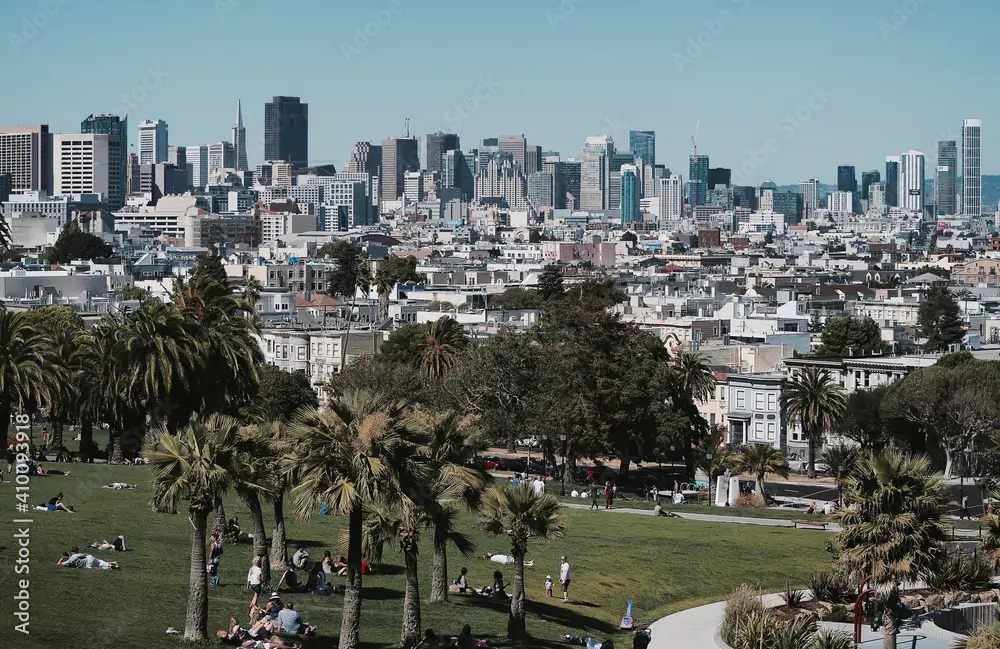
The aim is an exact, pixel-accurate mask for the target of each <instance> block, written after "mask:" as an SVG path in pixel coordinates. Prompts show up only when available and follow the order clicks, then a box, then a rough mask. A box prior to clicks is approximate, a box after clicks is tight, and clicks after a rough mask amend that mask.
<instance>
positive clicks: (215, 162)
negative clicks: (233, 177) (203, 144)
mask: <svg viewBox="0 0 1000 649" xmlns="http://www.w3.org/2000/svg"><path fill="white" fill-rule="evenodd" d="M235 166H236V151H235V150H233V145H232V144H231V143H229V142H216V143H215V144H211V145H209V147H208V182H209V184H213V185H214V184H215V183H217V182H219V178H220V177H221V175H222V170H223V169H233V168H235Z"/></svg>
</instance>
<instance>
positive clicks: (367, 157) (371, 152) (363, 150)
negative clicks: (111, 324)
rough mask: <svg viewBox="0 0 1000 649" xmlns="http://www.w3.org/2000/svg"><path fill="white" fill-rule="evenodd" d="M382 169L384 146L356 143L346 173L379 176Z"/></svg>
mask: <svg viewBox="0 0 1000 649" xmlns="http://www.w3.org/2000/svg"><path fill="white" fill-rule="evenodd" d="M381 169H382V145H380V144H372V143H371V142H355V143H354V148H353V149H352V150H351V159H350V161H349V162H348V163H347V166H346V168H345V169H344V171H346V172H348V173H358V174H371V175H372V176H373V177H375V176H378V175H379V173H381Z"/></svg>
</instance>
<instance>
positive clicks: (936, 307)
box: [918, 284, 965, 351]
mask: <svg viewBox="0 0 1000 649" xmlns="http://www.w3.org/2000/svg"><path fill="white" fill-rule="evenodd" d="M918 321H919V323H920V333H921V335H922V336H923V337H924V338H926V339H927V342H926V343H924V348H925V349H927V350H929V351H941V350H946V349H948V346H949V345H952V344H954V343H959V342H962V339H963V338H964V337H965V325H964V324H963V323H962V319H961V318H960V317H959V309H958V300H956V299H955V296H954V295H952V294H951V291H949V290H948V287H947V286H946V285H944V284H934V285H933V286H932V287H931V288H930V290H929V291H927V296H926V297H925V298H924V301H923V302H921V303H920V313H919V314H918Z"/></svg>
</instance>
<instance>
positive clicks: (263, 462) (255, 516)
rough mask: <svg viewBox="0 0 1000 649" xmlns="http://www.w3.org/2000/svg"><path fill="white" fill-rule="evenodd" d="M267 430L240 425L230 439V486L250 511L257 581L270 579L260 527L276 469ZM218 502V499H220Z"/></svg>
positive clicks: (264, 533)
mask: <svg viewBox="0 0 1000 649" xmlns="http://www.w3.org/2000/svg"><path fill="white" fill-rule="evenodd" d="M269 437H270V435H269V431H266V430H261V429H260V428H258V427H255V426H250V427H246V428H241V429H240V431H239V432H238V433H237V434H236V437H235V439H234V451H235V453H236V458H237V461H236V463H235V467H234V469H235V470H234V475H233V488H234V489H235V491H236V494H237V495H238V496H239V497H240V500H242V501H243V502H244V503H245V504H246V506H247V509H249V510H250V527H251V529H252V530H253V554H254V556H255V557H260V568H261V571H262V572H263V575H262V580H261V583H264V584H267V583H270V581H271V562H270V559H269V558H268V545H267V532H266V531H265V529H264V508H263V505H262V504H261V499H262V498H269V497H270V495H271V492H270V490H269V486H270V484H271V483H272V482H273V478H272V474H273V472H275V471H277V470H278V467H277V458H276V457H274V456H273V455H272V454H271V450H272V449H271V448H270V446H269ZM220 504H221V499H220Z"/></svg>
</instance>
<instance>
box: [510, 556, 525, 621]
mask: <svg viewBox="0 0 1000 649" xmlns="http://www.w3.org/2000/svg"><path fill="white" fill-rule="evenodd" d="M525 635H526V633H525V628H524V554H523V553H521V552H519V551H515V552H514V590H513V594H512V596H511V598H510V619H508V620H507V637H508V638H509V639H511V640H520V639H521V638H523V637H524V636H525Z"/></svg>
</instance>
